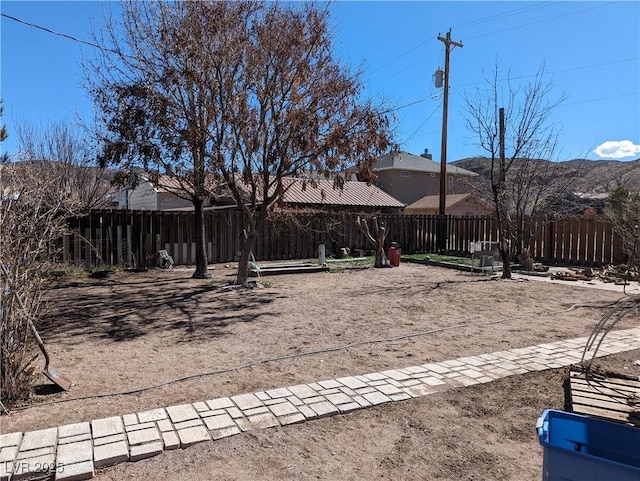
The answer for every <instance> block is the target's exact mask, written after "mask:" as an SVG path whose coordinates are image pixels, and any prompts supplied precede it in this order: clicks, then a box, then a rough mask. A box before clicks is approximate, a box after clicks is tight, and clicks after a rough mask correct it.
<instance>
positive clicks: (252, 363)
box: [11, 279, 610, 411]
mask: <svg viewBox="0 0 640 481" xmlns="http://www.w3.org/2000/svg"><path fill="white" fill-rule="evenodd" d="M489 281H491V280H490V279H486V280H485V279H482V280H479V281H471V282H489ZM468 282H470V281H464V282H459V283H468ZM445 283H450V282H445ZM441 284H443V283H438V284H437V285H436V287H439V286H440V285H441ZM608 306H610V305H607V306H603V305H600V304H572V305H571V306H570V307H569V308H567V309H562V310H560V311H548V312H547V313H546V315H553V314H562V313H565V312H570V311H572V310H574V309H576V308H578V307H593V308H598V307H608ZM526 317H527V314H520V315H516V316H512V317H507V318H504V319H497V320H490V321H484V322H476V323H470V322H469V323H460V324H455V325H453V326H445V327H440V328H436V329H430V330H427V331H417V332H412V333H409V334H403V335H399V336H390V337H385V338H378V339H369V340H364V341H357V342H352V343H349V344H343V345H340V346H333V347H326V348H322V349H316V350H312V351H305V352H300V353H295V354H286V355H282V356H275V357H268V358H264V359H259V360H256V361H250V362H247V363H245V364H241V365H238V366H234V367H228V368H223V369H216V370H213V371H207V372H201V373H196V374H189V375H187V376H182V377H178V378H175V379H170V380H168V381H162V382H159V383H156V384H152V385H150V386H145V387H142V388H138V389H131V390H125V391H118V392H113V393H103V394H94V395H89V396H81V397H77V398H69V399H56V400H53V401H47V402H44V403H38V404H30V405H26V406H17V407H14V408H12V409H11V411H25V410H27V409H32V408H36V407H42V406H49V405H52V404H61V403H67V402H72V401H86V400H88V399H101V398H107V397H114V396H127V395H131V394H139V393H142V392H146V391H151V390H153V389H158V388H161V387H164V386H168V385H170V384H176V383H180V382H184V381H188V380H191V379H198V378H202V377H209V376H216V375H220V374H226V373H229V372H236V371H240V370H244V369H248V368H252V367H256V366H259V365H261V364H267V363H271V362H279V361H285V360H291V359H299V358H302V357H307V356H315V355H318V354H327V353H332V352H339V351H344V350H347V349H351V348H354V347H359V346H364V345H369V344H380V343H386V342H395V341H402V340H406V339H412V338H415V337H421V336H428V335H432V334H437V333H440V332H445V331H451V330H455V329H463V328H468V327H484V326H489V325H493V324H499V323H502V322H507V321H512V320H514V319H522V318H526Z"/></svg>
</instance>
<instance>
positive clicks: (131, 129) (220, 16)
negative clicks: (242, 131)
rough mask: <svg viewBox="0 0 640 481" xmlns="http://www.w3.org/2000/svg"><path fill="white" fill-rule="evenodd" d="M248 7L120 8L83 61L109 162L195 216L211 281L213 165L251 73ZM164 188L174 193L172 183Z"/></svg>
mask: <svg viewBox="0 0 640 481" xmlns="http://www.w3.org/2000/svg"><path fill="white" fill-rule="evenodd" d="M259 8H260V6H259V4H257V3H249V2H228V3H227V2H185V1H178V2H171V3H170V2H162V1H152V2H135V1H127V2H124V3H123V4H122V17H121V20H120V21H119V22H116V21H115V20H114V19H113V18H111V17H109V18H106V19H105V21H106V25H105V26H104V29H103V30H102V31H101V33H99V34H96V35H95V37H96V38H95V41H96V42H97V43H99V44H100V45H103V46H104V47H103V49H102V50H100V53H99V54H98V55H97V56H96V58H94V59H93V60H91V61H90V62H88V63H87V64H86V65H85V70H86V74H87V82H88V87H89V91H90V93H91V94H92V96H93V99H94V102H95V104H96V106H97V108H98V110H99V111H100V112H102V116H103V118H104V125H102V127H103V131H102V132H100V137H101V141H102V154H101V156H100V158H99V161H100V164H101V165H103V166H106V165H113V166H118V167H120V168H122V169H123V172H124V175H122V176H121V177H120V178H119V179H120V181H121V182H122V183H130V184H135V182H136V181H137V175H136V172H137V171H139V170H140V169H142V170H143V172H145V174H146V176H147V178H149V180H151V181H152V182H155V183H156V184H158V183H159V182H160V177H161V175H166V176H168V177H169V178H170V179H172V180H173V181H174V182H173V183H172V184H173V185H174V187H173V188H171V187H168V188H169V189H170V190H171V191H172V192H173V193H174V194H176V195H178V196H180V197H182V198H185V199H187V200H190V201H191V202H192V203H193V206H194V211H195V232H196V266H195V272H194V274H193V277H196V278H206V277H209V274H207V264H208V261H207V251H206V248H205V247H206V242H205V240H206V233H205V226H204V207H205V204H206V203H207V201H212V203H215V192H214V190H213V189H212V187H213V186H215V185H217V184H218V182H217V179H215V177H210V176H209V175H210V174H215V172H214V169H213V166H212V163H213V161H214V160H215V159H214V155H215V156H218V155H219V152H221V151H222V149H223V146H224V145H225V142H226V137H227V136H228V135H229V132H230V130H231V124H230V120H231V112H232V110H233V109H232V103H233V102H234V101H235V95H236V94H237V93H238V89H237V86H236V83H237V82H238V81H239V79H240V78H241V77H242V76H243V75H244V65H243V62H244V61H245V60H244V59H245V52H244V49H245V47H244V46H245V45H246V43H247V37H248V32H247V30H248V27H249V20H248V19H249V18H250V16H251V15H252V14H254V13H255V12H256V11H257V10H259ZM163 187H165V188H167V186H166V185H163Z"/></svg>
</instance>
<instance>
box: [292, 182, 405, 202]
mask: <svg viewBox="0 0 640 481" xmlns="http://www.w3.org/2000/svg"><path fill="white" fill-rule="evenodd" d="M287 181H288V186H287V191H286V192H285V194H284V196H283V199H282V200H283V202H285V203H288V204H314V205H327V206H361V207H396V208H401V207H404V203H402V202H400V201H399V200H398V199H396V198H395V197H392V196H391V195H389V194H387V193H386V192H385V191H383V190H382V189H380V188H378V187H376V186H375V185H372V184H369V185H367V183H366V182H356V181H345V182H344V187H343V188H342V189H339V188H336V187H334V183H333V181H331V180H316V181H314V183H315V187H314V186H312V185H311V182H310V181H308V180H304V179H287Z"/></svg>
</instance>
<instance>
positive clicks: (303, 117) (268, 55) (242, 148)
mask: <svg viewBox="0 0 640 481" xmlns="http://www.w3.org/2000/svg"><path fill="white" fill-rule="evenodd" d="M250 32H251V37H250V39H249V44H248V45H247V49H246V70H245V73H244V75H243V77H242V78H241V82H240V83H239V84H238V87H239V92H238V95H237V101H236V102H235V103H234V105H233V106H234V109H233V115H234V118H233V129H232V131H231V136H230V142H229V143H228V144H227V146H226V149H224V150H221V151H219V153H218V154H219V156H218V159H217V161H216V163H215V166H216V170H217V171H219V172H221V174H222V177H223V178H224V179H225V180H226V182H227V184H228V185H229V187H230V188H231V191H232V192H233V195H234V197H235V199H236V202H237V203H238V205H240V206H241V207H242V209H243V211H244V212H245V214H246V215H245V218H246V226H245V227H246V230H247V237H246V240H245V242H244V243H243V245H242V251H241V256H240V261H239V266H238V277H237V283H238V284H245V283H246V281H247V266H248V260H249V256H250V254H251V252H252V250H253V247H254V245H255V242H256V236H257V232H258V228H259V225H260V224H261V223H262V222H264V221H265V220H266V219H267V218H268V217H269V216H270V215H271V212H272V210H273V208H274V206H275V205H276V204H277V203H278V202H279V201H280V200H281V199H282V197H283V195H284V194H285V193H286V191H287V188H288V187H289V186H290V185H291V181H290V180H289V179H288V178H289V177H293V176H297V175H299V174H302V173H304V172H305V171H313V172H314V173H315V175H319V176H323V175H324V176H329V175H330V174H331V173H336V172H345V171H346V172H347V174H346V176H342V175H336V176H334V188H342V186H343V183H344V179H345V177H346V178H348V175H349V173H348V172H354V171H355V172H357V173H358V174H360V178H361V179H364V180H367V179H368V175H369V173H370V167H371V165H372V164H373V162H374V161H375V158H376V157H377V156H378V155H379V154H381V153H382V152H384V151H385V150H386V149H387V148H388V146H389V145H390V133H389V119H388V118H387V117H386V116H385V115H384V114H383V109H382V107H376V106H374V105H372V104H371V102H368V101H362V102H359V99H358V95H359V92H360V89H361V85H360V83H359V82H358V74H357V73H353V72H350V71H349V70H348V69H346V68H345V67H343V66H341V65H340V64H339V63H338V62H337V61H336V59H335V58H334V57H333V56H332V51H331V47H332V44H331V37H330V32H329V27H328V11H327V10H326V9H324V10H323V9H319V8H318V7H317V6H316V5H314V4H310V3H309V4H304V5H303V6H289V5H287V6H282V5H280V4H277V3H273V4H268V7H266V8H265V11H264V12H263V13H262V15H260V17H259V18H256V19H255V21H254V22H253V23H252V28H251V30H250ZM314 187H315V184H314V182H313V181H309V182H308V184H307V188H309V189H313V188H314ZM243 191H244V192H243ZM317 195H318V198H319V199H320V198H321V196H322V192H320V189H318V192H317Z"/></svg>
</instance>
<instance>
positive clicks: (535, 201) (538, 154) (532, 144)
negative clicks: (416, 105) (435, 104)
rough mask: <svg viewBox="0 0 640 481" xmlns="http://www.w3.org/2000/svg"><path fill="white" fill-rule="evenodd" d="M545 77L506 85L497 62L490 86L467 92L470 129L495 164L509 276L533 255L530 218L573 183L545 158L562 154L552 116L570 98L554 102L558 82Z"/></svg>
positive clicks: (493, 180)
mask: <svg viewBox="0 0 640 481" xmlns="http://www.w3.org/2000/svg"><path fill="white" fill-rule="evenodd" d="M544 76H545V72H544V67H542V68H541V69H540V70H539V71H538V72H537V74H536V75H535V78H534V79H533V80H532V81H531V82H530V83H527V84H525V85H524V86H520V85H518V86H514V85H513V83H512V82H511V81H510V80H507V82H506V85H505V86H504V87H503V86H502V83H501V81H500V79H499V63H498V62H497V61H496V65H495V68H494V70H493V75H492V77H491V78H486V81H487V84H488V87H487V88H485V89H476V91H475V92H474V93H473V94H470V95H465V104H466V108H467V116H466V123H467V128H468V129H469V130H470V131H471V132H472V134H473V135H474V136H475V137H476V138H477V141H478V145H479V146H480V147H481V148H482V149H483V150H484V151H485V152H487V153H488V157H489V159H490V162H491V170H490V175H489V183H488V184H489V185H488V186H486V187H487V189H486V190H485V193H486V194H487V197H488V199H489V200H490V201H491V202H492V204H493V206H494V209H495V216H496V222H497V229H498V233H499V236H500V246H499V252H500V256H501V258H502V261H503V265H504V267H503V271H502V277H503V278H510V277H511V261H512V260H513V259H514V258H518V257H523V256H524V257H526V256H527V246H528V245H529V241H530V236H531V234H530V226H529V225H528V224H527V219H528V218H529V217H530V215H531V214H532V213H534V212H536V211H537V210H538V208H539V207H540V206H541V205H542V204H543V203H544V202H545V201H546V200H547V199H548V198H549V197H551V196H554V195H556V194H557V193H558V192H560V191H562V190H564V189H566V187H567V186H566V185H564V184H563V183H557V182H554V181H553V180H554V179H555V177H556V175H555V171H556V166H555V165H554V164H552V163H549V162H545V161H544V160H542V159H552V158H553V157H554V156H555V155H556V150H557V146H558V131H557V128H556V126H555V125H554V124H553V123H551V122H550V117H551V113H552V112H553V110H554V108H555V107H557V106H558V105H560V104H561V103H562V102H563V101H564V99H565V97H564V96H560V97H559V98H557V99H555V100H550V96H551V94H552V88H553V84H552V83H551V82H546V81H545V80H544Z"/></svg>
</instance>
